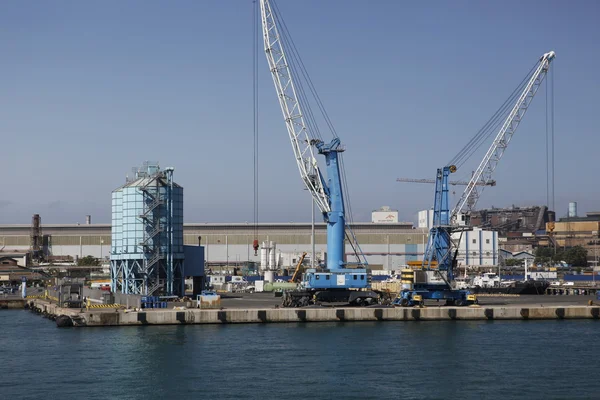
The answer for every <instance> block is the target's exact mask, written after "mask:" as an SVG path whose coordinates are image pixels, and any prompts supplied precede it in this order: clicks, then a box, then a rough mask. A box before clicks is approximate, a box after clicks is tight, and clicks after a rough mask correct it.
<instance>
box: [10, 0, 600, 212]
mask: <svg viewBox="0 0 600 400" xmlns="http://www.w3.org/2000/svg"><path fill="white" fill-rule="evenodd" d="M278 4H279V8H280V10H281V12H282V13H283V15H284V17H285V20H286V23H287V25H288V28H289V29H290V31H291V33H292V35H293V38H294V40H295V42H296V45H297V47H298V49H299V50H300V52H301V55H302V57H303V61H304V63H305V65H306V67H307V69H308V71H309V72H310V74H311V77H312V79H313V82H314V83H315V85H316V87H317V89H318V90H319V93H320V95H321V98H322V100H323V102H324V103H325V106H326V108H327V110H328V112H329V115H330V117H331V118H332V119H333V121H334V123H335V125H336V128H337V131H338V133H339V135H340V138H341V139H342V141H343V142H344V143H345V145H346V147H347V151H346V153H345V156H344V157H345V163H346V168H347V176H348V184H349V187H350V196H351V201H352V208H353V211H354V214H355V215H354V218H355V220H363V221H367V220H369V219H370V212H371V211H372V210H373V209H375V208H378V207H379V206H382V205H389V206H391V207H392V208H395V209H398V210H399V211H400V218H401V219H403V220H414V219H415V214H416V212H417V211H418V210H420V209H424V208H428V207H431V205H432V202H433V187H432V186H429V185H416V184H406V183H397V182H396V181H395V180H396V178H397V177H415V178H433V177H434V175H435V170H436V168H437V167H440V166H443V165H445V164H446V163H447V162H448V161H449V160H450V159H451V158H452V157H453V156H454V155H455V154H456V153H457V152H458V151H459V150H460V149H461V148H462V146H463V145H464V144H465V143H466V142H467V141H468V140H469V139H470V138H471V137H472V136H473V135H474V134H475V133H476V131H477V130H478V129H479V127H480V126H481V125H482V124H483V123H484V122H485V121H487V119H488V118H489V117H490V116H491V115H492V114H493V112H494V111H495V110H496V109H497V108H498V106H500V104H501V103H502V102H503V101H504V100H505V99H506V98H507V97H508V95H509V94H510V93H511V92H512V90H513V89H514V88H515V87H516V86H517V84H518V83H519V82H520V81H521V79H522V78H523V77H524V76H525V74H526V73H527V71H529V68H530V67H531V66H532V65H533V63H534V62H535V60H536V59H537V58H538V57H539V56H540V55H542V54H543V53H545V52H547V51H549V50H555V51H556V53H557V58H556V60H555V62H554V63H553V68H554V74H555V76H554V82H555V107H556V117H555V132H556V133H555V135H556V140H555V147H556V181H555V191H556V208H557V214H558V215H559V216H560V215H563V214H566V210H567V203H568V202H569V201H577V202H578V203H579V209H580V212H585V211H594V210H599V209H600V204H599V201H598V198H600V185H599V179H598V177H597V156H598V148H600V135H598V128H597V126H598V122H597V118H598V111H599V106H600V102H599V100H598V95H597V94H598V93H599V92H600V83H599V80H598V78H597V74H596V73H595V69H596V67H597V66H598V65H599V64H600V56H599V54H598V51H597V50H598V41H599V40H600V27H599V26H600V24H598V23H597V16H598V15H600V3H598V2H595V1H576V2H566V1H528V2H522V1H503V2H500V1H497V2H491V1H481V2H479V1H452V2H450V1H448V2H445V1H431V2H408V1H391V0H390V1H383V0H381V1H371V2H364V1H357V0H327V1H323V0H321V1H317V0H306V1H302V2H297V1H286V0H279V1H278ZM252 10H253V4H252V1H251V0H202V1H183V0H180V1H141V0H140V1H104V2H76V1H47V2H33V1H6V2H3V3H2V12H1V13H0V53H1V54H2V77H3V79H0V132H1V134H2V149H3V152H2V153H3V154H2V159H3V166H4V185H3V190H2V191H1V192H0V223H28V222H29V221H30V218H31V214H33V213H40V214H41V215H42V221H43V222H46V223H76V222H83V221H84V218H85V215H86V214H91V215H92V218H93V221H94V222H109V221H110V193H111V191H112V190H113V189H114V188H116V187H118V186H119V185H121V184H122V183H123V182H124V179H125V175H126V174H127V173H128V172H129V171H130V169H131V167H133V166H136V165H139V164H141V162H143V161H144V160H158V161H160V164H161V166H163V167H165V166H173V167H175V180H176V181H177V182H178V183H179V184H181V185H182V186H183V187H184V193H185V214H186V215H185V220H186V221H187V222H244V221H252V218H253V217H252V216H253V212H252V209H253V195H252V191H253V173H252V162H253V158H252V157H253V142H252V14H253V11H252ZM259 57H260V58H259V75H260V76H259V80H260V81H259V86H260V92H259V96H260V221H262V222H273V221H276V222H288V221H294V222H299V221H309V220H310V198H309V197H308V193H307V192H306V191H304V190H302V183H301V181H300V178H299V176H298V172H297V168H296V165H295V162H294V159H293V155H292V151H291V148H290V144H289V141H288V139H287V133H286V131H285V125H284V122H283V119H282V117H281V113H280V109H279V106H278V104H277V102H276V96H275V91H274V89H273V86H272V82H271V77H270V75H269V72H268V68H267V64H266V60H265V58H264V55H263V54H262V52H261V53H260V55H259ZM544 120H545V92H544V91H543V90H542V91H541V92H539V93H538V96H537V97H536V98H535V99H534V101H533V104H532V106H531V108H530V111H529V112H528V114H527V116H526V117H525V119H524V121H523V123H522V124H521V126H520V128H519V130H518V132H517V134H516V135H515V138H514V139H513V142H512V143H511V146H510V147H509V148H508V149H507V151H506V154H505V156H504V158H503V160H502V162H501V163H500V165H499V166H498V169H497V171H496V174H495V178H496V180H497V181H498V185H497V186H496V187H495V188H489V189H487V190H486V191H485V194H484V195H483V197H482V198H481V200H480V202H479V206H480V207H485V206H490V205H494V206H497V207H501V206H510V205H512V204H514V205H521V206H525V205H532V204H544V203H545V202H546V184H545V182H546V169H545V147H544V141H545V124H544ZM486 146H487V144H486ZM482 155H483V153H481V154H479V156H478V157H481V156H482ZM470 168H471V167H468V168H464V169H463V171H462V172H463V174H462V175H461V174H460V173H458V174H457V175H458V176H457V177H456V178H460V177H463V176H465V175H468V173H469V171H470Z"/></svg>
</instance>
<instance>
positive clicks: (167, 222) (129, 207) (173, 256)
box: [110, 162, 185, 296]
mask: <svg viewBox="0 0 600 400" xmlns="http://www.w3.org/2000/svg"><path fill="white" fill-rule="evenodd" d="M173 171H174V170H173V168H165V169H164V170H162V171H161V170H160V167H159V165H158V163H156V162H145V163H144V164H143V166H142V167H141V168H138V169H134V177H133V178H131V179H128V180H127V182H126V183H125V185H123V186H121V187H119V188H117V189H115V190H114V191H113V192H112V246H111V252H110V266H111V279H112V290H113V291H114V292H122V293H128V294H140V295H145V296H146V295H148V296H151V295H159V294H163V295H167V296H173V295H177V296H183V295H184V290H185V284H184V255H183V188H182V187H181V186H179V185H178V184H176V183H175V182H173Z"/></svg>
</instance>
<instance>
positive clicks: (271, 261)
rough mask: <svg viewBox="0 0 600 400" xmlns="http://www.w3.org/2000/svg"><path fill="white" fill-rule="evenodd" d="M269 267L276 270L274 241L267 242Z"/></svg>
mask: <svg viewBox="0 0 600 400" xmlns="http://www.w3.org/2000/svg"><path fill="white" fill-rule="evenodd" d="M269 269H270V270H271V271H275V270H277V253H276V252H275V242H273V241H271V242H269Z"/></svg>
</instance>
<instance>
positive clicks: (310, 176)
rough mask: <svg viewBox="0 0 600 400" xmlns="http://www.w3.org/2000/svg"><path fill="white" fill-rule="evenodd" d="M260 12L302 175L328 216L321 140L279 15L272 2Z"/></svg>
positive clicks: (264, 0)
mask: <svg viewBox="0 0 600 400" xmlns="http://www.w3.org/2000/svg"><path fill="white" fill-rule="evenodd" d="M260 13H261V20H262V31H263V39H264V46H265V53H266V55H267V61H268V63H269V69H270V71H271V76H272V77H273V83H274V84H275V90H276V91H277V95H278V98H279V105H280V106H281V111H282V112H283V117H284V119H285V125H286V127H287V131H288V134H289V137H290V141H291V143H292V149H293V150H294V156H295V158H296V164H297V165H298V170H299V171H300V176H301V178H302V181H303V182H304V185H305V186H306V188H307V189H308V190H309V192H310V193H311V195H312V196H313V198H314V199H315V203H316V204H317V206H318V207H319V209H320V210H321V212H323V213H327V212H329V211H330V210H331V208H330V204H329V199H328V196H327V193H326V190H325V188H324V186H323V178H322V176H321V172H320V171H319V167H318V164H317V159H316V158H315V154H314V146H315V145H316V144H317V143H320V140H318V139H315V138H314V137H313V135H311V133H310V132H309V129H308V127H307V124H306V122H305V120H304V115H303V113H302V109H301V107H300V102H299V101H298V96H297V94H296V87H295V86H294V81H293V80H292V73H291V70H290V65H289V64H288V61H287V58H286V55H285V52H284V50H283V46H282V43H281V36H280V34H279V30H278V27H277V23H276V21H275V15H274V14H273V10H272V9H271V4H270V2H269V1H268V0H261V1H260Z"/></svg>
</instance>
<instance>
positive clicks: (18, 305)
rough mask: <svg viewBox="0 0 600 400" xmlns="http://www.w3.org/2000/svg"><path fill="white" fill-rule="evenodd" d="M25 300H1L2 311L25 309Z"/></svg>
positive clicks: (0, 307)
mask: <svg viewBox="0 0 600 400" xmlns="http://www.w3.org/2000/svg"><path fill="white" fill-rule="evenodd" d="M23 307H25V300H23V299H0V309H23Z"/></svg>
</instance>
